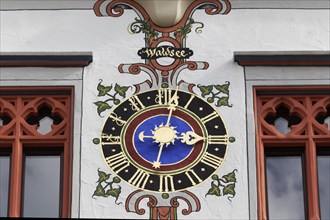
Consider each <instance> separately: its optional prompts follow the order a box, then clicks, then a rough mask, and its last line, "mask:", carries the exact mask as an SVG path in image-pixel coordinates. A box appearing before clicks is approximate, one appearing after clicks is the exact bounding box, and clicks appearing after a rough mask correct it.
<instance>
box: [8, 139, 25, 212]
mask: <svg viewBox="0 0 330 220" xmlns="http://www.w3.org/2000/svg"><path fill="white" fill-rule="evenodd" d="M22 158H23V148H22V143H21V142H20V140H19V138H16V139H15V143H14V146H13V148H12V159H11V176H10V199H9V213H8V215H9V217H20V215H21V211H20V210H21V192H22Z"/></svg>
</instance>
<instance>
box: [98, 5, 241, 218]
mask: <svg viewBox="0 0 330 220" xmlns="http://www.w3.org/2000/svg"><path fill="white" fill-rule="evenodd" d="M160 2H163V3H162V4H164V2H165V1H144V0H113V1H105V0H98V1H97V2H96V3H95V5H94V12H95V14H96V15H97V16H111V17H119V16H121V15H122V14H123V13H124V11H125V10H134V11H135V12H136V14H137V15H138V18H135V21H134V22H132V23H131V24H130V25H129V27H128V30H129V32H130V33H132V34H139V33H143V34H144V41H143V42H144V47H143V48H142V49H140V50H139V51H137V54H138V55H139V56H140V58H141V59H144V60H145V62H144V63H141V62H138V63H133V64H120V65H119V66H118V71H119V72H120V73H125V74H132V75H138V74H140V73H141V72H144V73H146V74H147V75H148V76H149V78H148V79H146V80H144V81H142V82H140V83H138V84H134V87H135V92H134V94H133V95H132V96H130V97H128V98H126V99H125V100H123V101H120V100H119V99H118V96H116V94H119V96H122V97H123V98H125V96H126V93H125V92H126V91H127V88H128V86H124V87H121V86H119V85H117V84H116V85H115V86H114V87H113V86H112V85H111V86H103V85H101V82H102V80H101V81H100V83H99V85H98V90H99V95H98V96H108V98H107V99H106V100H105V101H98V102H94V104H95V105H97V106H98V114H99V115H100V113H101V112H103V111H105V110H109V109H111V112H110V113H109V115H108V117H107V118H106V120H105V122H104V125H103V127H102V133H101V137H100V138H94V140H95V142H94V143H95V144H100V146H101V151H102V154H103V157H104V160H105V162H106V164H107V165H108V166H109V167H110V169H111V170H112V171H113V173H115V175H117V176H118V177H120V178H121V179H122V180H123V182H126V183H128V184H130V185H132V186H134V187H135V188H136V190H135V191H133V192H131V193H130V194H129V196H128V197H127V198H126V202H125V209H126V211H127V212H135V213H137V214H139V215H143V214H145V210H144V208H140V207H139V204H140V201H141V200H143V199H146V198H147V199H149V202H147V204H146V205H147V206H148V207H149V216H150V219H177V213H178V212H177V208H178V207H179V202H178V201H177V200H178V199H181V200H183V201H184V202H185V203H186V204H187V205H188V208H187V209H183V210H182V214H183V215H188V214H190V213H191V212H198V211H199V210H200V209H201V203H200V201H199V198H198V197H197V196H196V195H194V193H193V192H191V191H188V190H192V188H193V187H195V186H198V185H199V184H200V183H202V182H203V181H206V180H207V179H212V182H211V188H210V189H209V190H208V192H203V193H206V195H215V196H220V195H231V196H232V197H231V198H233V197H234V196H235V190H234V188H235V183H236V177H235V170H234V171H233V172H231V173H229V174H227V175H224V176H222V177H219V176H218V175H217V174H215V173H216V171H217V170H218V168H219V167H220V166H221V164H222V163H223V161H224V159H225V156H226V152H227V148H228V142H233V141H234V140H235V139H234V138H232V137H228V134H227V129H226V126H225V124H224V122H223V120H222V118H221V116H220V113H219V112H218V111H217V110H216V109H215V107H213V102H216V104H215V106H216V107H220V106H228V107H231V105H229V104H228V99H229V90H228V87H229V84H230V83H229V82H228V81H227V82H226V84H224V85H206V86H205V85H198V88H199V89H200V90H201V93H202V98H201V97H199V96H198V95H197V94H196V93H195V91H194V90H193V88H195V86H196V85H195V84H194V83H192V82H189V81H188V82H185V81H184V80H179V75H180V74H181V73H183V72H185V71H195V70H206V69H208V67H209V64H208V63H207V62H204V61H188V59H190V57H191V56H193V54H194V52H193V51H192V50H191V49H189V48H187V47H186V39H187V34H188V33H190V32H191V30H192V27H193V25H194V26H195V27H196V29H195V32H197V33H200V32H201V29H202V27H203V26H204V25H203V23H201V22H197V21H195V20H194V19H192V15H193V13H194V12H195V10H197V9H201V10H204V11H205V12H206V14H209V15H215V14H227V13H228V12H229V11H230V8H231V7H230V3H229V1H228V0H195V1H194V0H185V1H178V2H179V3H178V4H182V5H181V6H182V7H181V6H180V7H179V8H181V9H183V11H182V12H183V14H182V17H181V18H180V19H178V21H175V22H174V23H173V24H168V25H166V26H162V24H163V23H164V22H160V23H158V22H156V20H158V19H156V20H155V19H154V17H153V16H150V15H149V13H150V12H153V11H149V12H148V11H147V10H146V9H147V8H150V7H149V6H150V5H153V4H156V5H157V4H160ZM175 2H176V1H171V3H175ZM155 7H156V6H155ZM151 8H154V7H151ZM157 8H161V6H160V5H158V7H157ZM169 12H171V13H169ZM173 12H174V11H171V10H170V11H167V12H166V13H163V14H164V15H165V14H166V15H169V14H173V15H174V17H176V16H177V13H175V12H174V13H173ZM152 14H153V13H152ZM160 20H161V21H167V20H171V19H169V18H166V19H160ZM141 80H142V78H141ZM112 88H114V90H115V93H114V94H113V95H112V94H111V93H110V90H111V89H112ZM123 88H125V89H123ZM213 89H216V90H217V91H213ZM124 90H125V91H124ZM220 93H221V94H225V96H223V97H220V95H219V94H220ZM206 96H210V97H208V98H206ZM216 100H217V101H216ZM111 101H113V104H114V107H111V106H110V104H109V103H108V102H111ZM100 116H101V115H100ZM110 175H111V174H106V173H105V172H101V171H99V181H98V185H97V187H96V190H95V192H94V194H93V196H94V195H95V196H103V197H107V196H113V197H116V201H117V199H118V197H119V194H120V192H121V187H120V186H118V188H114V187H112V184H113V183H119V182H121V181H120V179H119V178H118V177H114V178H113V181H109V180H108V179H109V178H110ZM209 177H212V178H209ZM102 184H103V185H104V186H103V185H102ZM107 187H108V188H109V189H108V190H106V188H107ZM221 187H222V193H221V192H220V190H221V189H220V188H221ZM187 189H188V190H187ZM228 199H229V197H228ZM116 204H117V203H116Z"/></svg>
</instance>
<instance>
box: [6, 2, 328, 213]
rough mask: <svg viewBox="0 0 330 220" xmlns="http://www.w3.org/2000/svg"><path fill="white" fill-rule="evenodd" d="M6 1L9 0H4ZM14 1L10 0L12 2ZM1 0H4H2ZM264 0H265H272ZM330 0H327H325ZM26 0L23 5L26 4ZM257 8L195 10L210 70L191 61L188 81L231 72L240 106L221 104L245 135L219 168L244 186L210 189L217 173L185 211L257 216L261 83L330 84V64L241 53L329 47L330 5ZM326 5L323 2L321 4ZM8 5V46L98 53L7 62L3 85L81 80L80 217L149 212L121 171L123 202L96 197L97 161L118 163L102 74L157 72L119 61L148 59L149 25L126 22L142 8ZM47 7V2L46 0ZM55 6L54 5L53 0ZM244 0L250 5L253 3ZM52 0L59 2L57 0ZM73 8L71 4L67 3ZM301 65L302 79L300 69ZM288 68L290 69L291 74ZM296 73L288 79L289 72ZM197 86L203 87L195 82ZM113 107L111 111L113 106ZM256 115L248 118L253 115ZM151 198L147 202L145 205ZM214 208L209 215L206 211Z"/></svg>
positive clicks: (233, 97) (192, 42)
mask: <svg viewBox="0 0 330 220" xmlns="http://www.w3.org/2000/svg"><path fill="white" fill-rule="evenodd" d="M5 2H6V1H4V3H5ZM8 2H9V1H7V3H6V4H8ZM1 4H2V3H1ZM263 4H265V3H263ZM322 4H324V3H322ZM17 5H18V3H17V4H16V5H15V7H17ZM255 5H256V4H254V8H248V7H247V6H246V5H245V6H244V5H243V6H241V7H237V8H235V7H233V9H232V10H231V12H230V13H229V14H227V15H212V16H211V15H207V14H205V11H203V10H197V11H196V12H195V13H194V15H193V18H194V20H195V21H198V22H202V23H203V24H204V28H203V29H202V33H200V34H197V33H196V32H195V31H194V30H195V28H196V27H195V26H193V29H192V32H191V33H189V34H188V37H187V47H189V48H190V49H192V50H193V51H194V55H193V56H192V57H191V58H190V60H193V61H206V62H208V63H209V68H208V69H207V70H196V71H188V70H185V71H183V72H182V73H181V74H180V76H179V77H180V78H179V79H182V80H184V81H187V82H191V83H195V84H203V85H210V84H224V83H225V82H227V81H229V82H230V87H229V90H230V99H229V102H230V104H231V105H232V107H226V106H222V107H221V108H219V109H218V110H219V112H220V113H221V116H222V118H223V120H224V121H225V123H226V126H227V129H228V134H229V135H230V136H234V137H235V139H236V141H235V142H234V143H230V144H229V150H228V152H227V155H226V160H225V162H224V163H223V165H222V166H221V167H220V169H219V170H218V171H217V174H218V175H219V176H222V175H225V174H227V173H229V172H231V171H233V170H234V169H237V170H238V172H237V173H236V178H237V183H236V188H235V191H236V195H235V197H234V198H233V199H232V201H229V200H228V199H227V198H226V197H224V196H222V197H215V196H207V197H205V194H206V193H207V191H208V189H209V188H210V184H211V180H207V181H205V182H204V183H202V184H200V185H198V186H197V187H196V188H190V189H189V190H190V191H191V192H193V193H194V194H195V195H196V196H197V197H198V198H199V199H200V202H201V210H200V211H198V212H192V213H191V214H190V215H187V216H185V215H182V214H181V209H183V208H186V207H185V205H184V203H182V205H181V206H180V207H179V208H178V218H179V219H206V218H207V219H256V218H257V217H256V216H257V214H256V212H257V207H256V200H257V195H256V181H255V175H256V168H255V162H254V161H255V156H254V150H253V149H254V148H253V146H254V138H253V137H254V132H253V129H254V125H253V104H252V95H253V94H252V86H253V85H295V84H299V85H308V84H316V85H321V84H323V85H324V84H325V85H327V84H329V83H330V71H329V67H319V68H317V67H313V68H305V67H290V68H289V67H287V68H285V67H283V68H277V67H249V68H246V69H245V68H244V67H242V66H239V65H238V64H237V63H236V62H234V60H233V57H234V52H236V51H241V52H242V51H243V52H245V51H246V52H253V51H259V52H260V51H261V52H269V53H271V52H296V51H302V52H306V53H308V52H314V51H319V52H328V51H329V50H330V41H329V39H330V21H329V18H330V10H329V7H324V6H318V7H317V6H315V8H298V7H297V8H294V6H292V5H291V6H290V7H289V8H286V9H283V8H285V5H281V6H282V9H281V8H272V7H267V6H264V7H263V8H257V6H255ZM316 5H317V4H316ZM4 6H6V8H4V9H2V11H1V19H0V20H1V24H0V26H1V41H0V51H1V53H17V52H25V53H29V54H35V53H36V54H38V53H41V52H42V53H47V54H54V53H59V54H61V53H67V52H70V53H72V52H74V53H78V54H79V53H81V54H84V53H86V52H91V53H92V55H93V62H92V63H91V64H90V65H88V66H87V67H85V68H56V69H54V68H24V67H21V68H1V69H0V71H1V72H0V85H1V86H22V85H31V86H35V85H43V86H48V85H49V86H50V85H74V86H75V95H76V97H75V113H74V116H75V119H74V152H73V153H74V154H73V163H74V164H73V165H74V166H73V186H72V187H73V188H72V193H73V194H72V217H80V218H116V219H121V218H132V219H136V218H141V219H145V218H148V217H149V216H148V208H146V214H144V215H137V214H136V213H132V212H131V213H128V212H126V210H125V200H126V198H127V197H128V196H129V194H130V193H131V192H133V191H134V190H135V189H136V188H134V187H133V186H130V185H129V184H127V183H126V182H124V181H122V182H121V183H120V184H119V185H120V186H121V187H122V192H121V194H120V196H119V198H118V202H122V204H120V205H116V204H115V202H114V198H112V197H108V198H102V197H94V198H92V195H93V193H94V191H95V187H96V185H97V183H96V181H97V179H98V173H97V170H98V169H99V168H100V170H103V171H105V172H106V173H111V170H110V169H109V168H108V167H107V164H106V163H105V161H104V160H103V156H102V153H101V150H100V147H99V146H98V145H95V144H93V142H92V140H93V139H94V138H95V137H99V136H100V133H101V128H102V126H103V124H104V121H105V118H101V117H100V116H99V115H98V114H97V111H96V106H95V105H94V104H93V103H94V102H96V101H98V100H99V99H100V98H99V97H98V96H97V94H98V91H97V85H98V83H99V82H100V79H102V80H103V82H102V83H103V84H105V85H110V84H113V85H114V84H116V83H117V84H119V85H125V86H132V85H133V84H138V83H140V82H143V81H145V80H146V79H148V76H147V75H146V74H145V73H142V72H141V73H140V74H139V75H130V74H121V73H119V71H118V66H119V65H120V64H130V63H138V62H143V60H141V59H140V57H138V56H137V51H138V50H139V49H141V48H142V47H144V46H145V45H144V40H143V38H144V35H143V34H142V33H140V34H134V35H132V34H130V33H129V32H128V31H127V27H128V25H129V24H130V23H132V22H133V21H134V19H135V18H136V17H137V15H136V14H135V12H134V11H133V10H125V12H124V14H123V15H122V16H121V17H118V18H114V17H97V16H95V14H94V12H93V10H92V9H91V8H90V7H89V6H88V5H87V6H84V7H85V8H82V9H79V7H77V6H74V7H73V8H70V9H63V10H62V9H56V10H44V9H43V8H42V9H34V10H29V9H25V10H24V9H23V10H18V9H17V8H15V7H14V6H12V7H9V6H7V5H5V4H4ZM45 7H46V6H45ZM53 7H54V6H53ZM244 7H245V8H244ZM50 8H52V7H50ZM63 8H64V6H63ZM294 73H297V74H299V78H298V80H297V77H296V75H294ZM283 78H284V79H283ZM285 79H289V80H285ZM195 91H196V92H198V90H197V88H196V87H195ZM132 93H133V90H128V95H129V94H132ZM105 113H106V114H107V113H108V112H105ZM246 122H248V123H246ZM146 202H147V201H143V202H142V203H141V206H142V207H143V206H145V207H146ZM206 216H207V217H206Z"/></svg>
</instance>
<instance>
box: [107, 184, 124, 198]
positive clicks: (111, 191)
mask: <svg viewBox="0 0 330 220" xmlns="http://www.w3.org/2000/svg"><path fill="white" fill-rule="evenodd" d="M120 193H121V187H120V186H119V187H118V188H113V189H109V190H107V192H106V195H107V196H112V197H115V198H116V199H118V197H119V195H120Z"/></svg>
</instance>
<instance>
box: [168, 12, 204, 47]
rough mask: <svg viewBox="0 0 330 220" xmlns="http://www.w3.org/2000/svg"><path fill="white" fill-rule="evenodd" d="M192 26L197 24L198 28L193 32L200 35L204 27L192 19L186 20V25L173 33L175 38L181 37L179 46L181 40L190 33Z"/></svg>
mask: <svg viewBox="0 0 330 220" xmlns="http://www.w3.org/2000/svg"><path fill="white" fill-rule="evenodd" d="M193 24H199V25H200V27H197V28H196V30H195V32H196V33H198V34H200V33H202V28H203V27H204V24H203V23H201V22H196V21H194V19H192V18H189V19H188V22H187V23H186V25H185V26H184V27H180V28H178V29H177V30H176V31H174V36H175V37H177V36H178V35H180V36H181V44H182V40H183V39H185V38H186V37H187V35H188V34H189V33H190V32H191V29H192V25H193Z"/></svg>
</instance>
